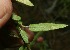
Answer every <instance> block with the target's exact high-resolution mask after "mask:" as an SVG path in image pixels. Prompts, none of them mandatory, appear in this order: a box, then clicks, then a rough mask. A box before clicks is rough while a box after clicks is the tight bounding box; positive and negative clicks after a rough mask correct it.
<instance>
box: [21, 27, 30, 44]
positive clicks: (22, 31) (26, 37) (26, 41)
mask: <svg viewBox="0 0 70 50" xmlns="http://www.w3.org/2000/svg"><path fill="white" fill-rule="evenodd" d="M20 34H21V36H22V38H23V40H24V41H25V43H29V41H28V36H27V33H26V32H25V31H24V30H22V29H21V28H20Z"/></svg>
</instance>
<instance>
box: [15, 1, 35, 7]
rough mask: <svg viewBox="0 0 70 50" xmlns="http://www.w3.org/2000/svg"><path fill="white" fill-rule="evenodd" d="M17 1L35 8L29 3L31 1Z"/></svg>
mask: <svg viewBox="0 0 70 50" xmlns="http://www.w3.org/2000/svg"><path fill="white" fill-rule="evenodd" d="M16 1H18V2H21V3H24V4H26V5H28V6H34V5H33V4H32V3H31V1H29V0H16Z"/></svg>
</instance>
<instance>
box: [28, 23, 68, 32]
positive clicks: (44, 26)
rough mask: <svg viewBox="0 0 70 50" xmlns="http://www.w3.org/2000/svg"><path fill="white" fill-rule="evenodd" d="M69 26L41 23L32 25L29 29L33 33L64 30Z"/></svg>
mask: <svg viewBox="0 0 70 50" xmlns="http://www.w3.org/2000/svg"><path fill="white" fill-rule="evenodd" d="M66 26H68V25H66V24H55V23H39V24H30V25H29V29H30V30H31V31H49V30H55V29H59V28H64V27H66Z"/></svg>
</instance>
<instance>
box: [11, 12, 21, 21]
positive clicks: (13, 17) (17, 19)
mask: <svg viewBox="0 0 70 50" xmlns="http://www.w3.org/2000/svg"><path fill="white" fill-rule="evenodd" d="M12 19H13V20H16V21H19V20H21V17H20V16H18V15H16V14H15V13H13V15H12Z"/></svg>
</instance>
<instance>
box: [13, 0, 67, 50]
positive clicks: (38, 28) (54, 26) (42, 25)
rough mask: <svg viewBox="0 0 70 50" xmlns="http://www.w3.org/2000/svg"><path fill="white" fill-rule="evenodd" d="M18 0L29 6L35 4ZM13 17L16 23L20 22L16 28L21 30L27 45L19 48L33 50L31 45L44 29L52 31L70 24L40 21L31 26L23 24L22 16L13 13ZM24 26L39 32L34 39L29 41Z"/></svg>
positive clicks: (20, 49) (25, 0)
mask: <svg viewBox="0 0 70 50" xmlns="http://www.w3.org/2000/svg"><path fill="white" fill-rule="evenodd" d="M16 1H18V2H21V3H24V4H26V5H29V6H34V5H33V4H32V3H31V2H30V1H29V0H16ZM12 19H13V20H14V21H15V23H17V24H18V26H16V28H17V29H18V30H19V33H20V35H21V38H22V39H23V41H24V42H25V45H26V47H23V46H21V47H20V48H19V50H27V49H28V50H31V49H30V47H32V46H33V45H34V43H35V41H36V39H37V38H38V37H39V36H40V35H41V33H42V32H43V31H50V30H55V29H60V28H64V27H66V26H68V25H66V24H55V23H39V24H30V25H29V26H25V25H23V22H22V20H21V17H20V16H18V15H16V14H15V13H13V15H12ZM24 28H29V30H31V31H33V32H38V33H37V34H36V35H35V37H34V39H33V41H32V42H29V40H28V36H27V32H26V31H25V30H24Z"/></svg>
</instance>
